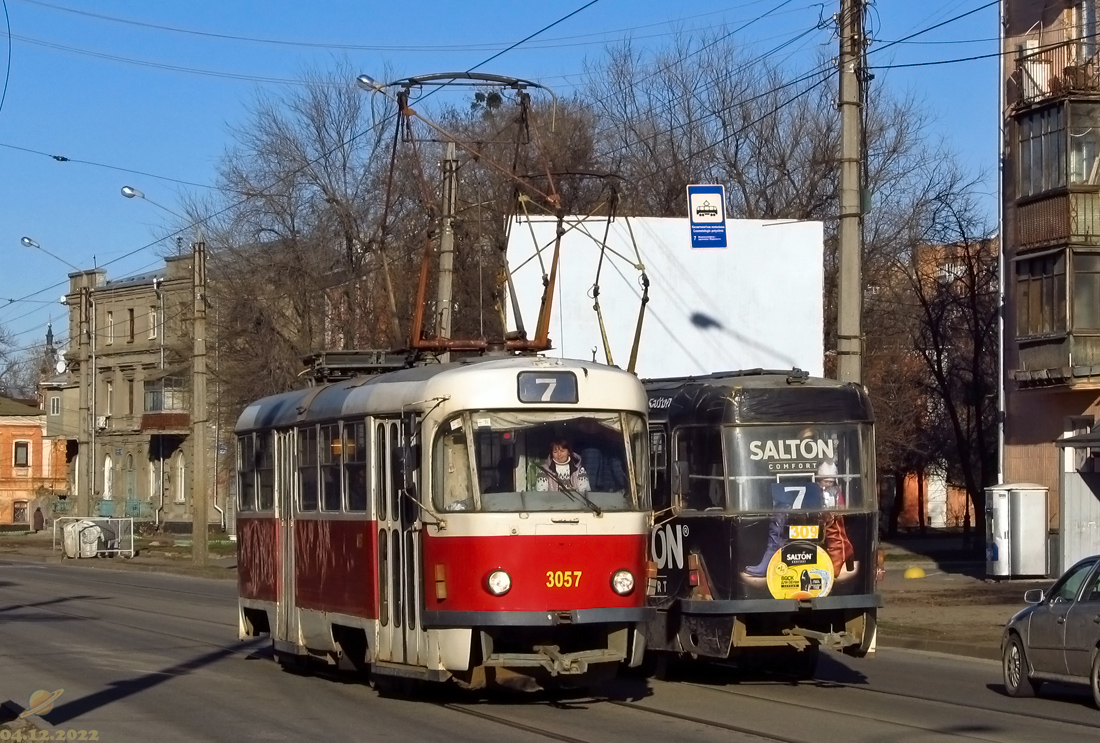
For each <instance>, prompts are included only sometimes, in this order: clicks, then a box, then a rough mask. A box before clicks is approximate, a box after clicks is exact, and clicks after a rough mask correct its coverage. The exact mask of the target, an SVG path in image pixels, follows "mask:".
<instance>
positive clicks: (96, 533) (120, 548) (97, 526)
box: [53, 516, 136, 559]
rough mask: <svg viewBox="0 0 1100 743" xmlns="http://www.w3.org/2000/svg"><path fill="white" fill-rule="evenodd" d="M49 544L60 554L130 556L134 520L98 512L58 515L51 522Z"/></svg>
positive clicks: (81, 556)
mask: <svg viewBox="0 0 1100 743" xmlns="http://www.w3.org/2000/svg"><path fill="white" fill-rule="evenodd" d="M53 548H54V549H55V550H56V549H60V550H61V551H62V553H63V555H64V557H69V558H74V559H75V558H87V557H114V556H115V555H121V556H122V557H133V556H134V555H135V554H136V553H135V551H134V520H133V519H132V518H105V517H99V516H89V517H83V516H58V517H56V518H55V519H54V522H53Z"/></svg>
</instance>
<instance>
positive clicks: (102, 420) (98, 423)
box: [95, 415, 111, 431]
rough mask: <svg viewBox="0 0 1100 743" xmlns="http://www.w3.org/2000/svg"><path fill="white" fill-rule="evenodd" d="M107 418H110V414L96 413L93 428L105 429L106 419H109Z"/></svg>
mask: <svg viewBox="0 0 1100 743" xmlns="http://www.w3.org/2000/svg"><path fill="white" fill-rule="evenodd" d="M109 420H111V416H109V415H98V416H96V419H95V430H97V431H106V430H107V421H109Z"/></svg>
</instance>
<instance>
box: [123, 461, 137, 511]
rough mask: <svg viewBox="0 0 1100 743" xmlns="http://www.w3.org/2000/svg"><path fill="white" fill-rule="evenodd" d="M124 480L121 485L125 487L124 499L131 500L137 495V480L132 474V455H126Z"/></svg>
mask: <svg viewBox="0 0 1100 743" xmlns="http://www.w3.org/2000/svg"><path fill="white" fill-rule="evenodd" d="M125 476H126V482H125V483H124V484H123V487H125V488H126V499H127V500H133V499H134V498H136V497H137V480H136V478H135V475H134V455H133V454H127V455H126V472H125Z"/></svg>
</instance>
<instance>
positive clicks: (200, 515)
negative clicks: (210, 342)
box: [191, 234, 210, 565]
mask: <svg viewBox="0 0 1100 743" xmlns="http://www.w3.org/2000/svg"><path fill="white" fill-rule="evenodd" d="M192 250H193V253H192V258H191V285H192V289H193V292H192V293H193V300H194V307H193V313H194V314H193V315H192V321H191V332H192V335H193V336H194V337H193V341H194V350H193V356H192V361H191V398H192V399H191V468H192V473H193V474H192V475H191V555H192V557H193V559H194V562H195V564H196V565H205V564H206V553H207V546H208V540H209V535H210V532H209V526H208V525H207V518H206V511H207V508H206V499H207V487H206V423H207V421H206V243H205V242H204V241H203V239H202V235H201V234H200V235H199V236H198V239H197V240H196V242H195V244H194V245H192Z"/></svg>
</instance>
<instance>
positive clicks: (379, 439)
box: [374, 423, 386, 521]
mask: <svg viewBox="0 0 1100 743" xmlns="http://www.w3.org/2000/svg"><path fill="white" fill-rule="evenodd" d="M374 445H375V451H374V497H375V498H377V499H378V500H377V501H376V503H377V506H376V508H377V514H376V515H375V518H377V519H378V520H379V521H385V520H386V424H384V423H379V424H378V427H377V428H376V429H375V431H374Z"/></svg>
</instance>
